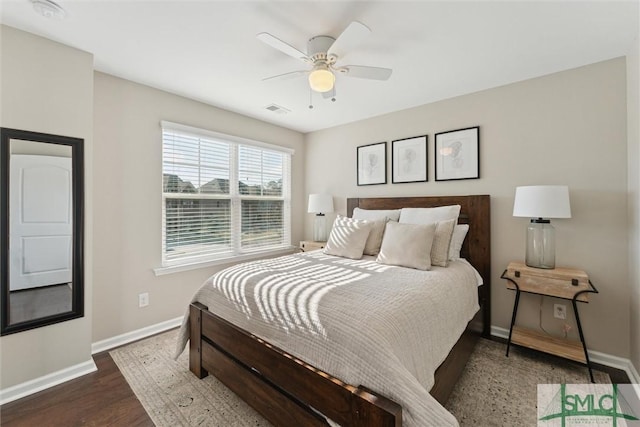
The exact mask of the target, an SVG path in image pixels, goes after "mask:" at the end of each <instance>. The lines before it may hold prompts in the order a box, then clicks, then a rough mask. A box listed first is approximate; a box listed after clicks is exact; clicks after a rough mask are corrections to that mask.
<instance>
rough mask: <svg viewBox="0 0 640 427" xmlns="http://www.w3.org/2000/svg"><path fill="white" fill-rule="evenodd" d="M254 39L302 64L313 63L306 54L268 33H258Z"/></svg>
mask: <svg viewBox="0 0 640 427" xmlns="http://www.w3.org/2000/svg"><path fill="white" fill-rule="evenodd" d="M256 37H257V38H258V40H260V41H262V42H263V43H266V44H268V45H269V46H271V47H272V48H274V49H278V50H279V51H280V52H282V53H286V54H287V55H289V56H292V57H294V58H296V59H299V60H301V61H304V62H309V63H310V62H313V61H311V59H310V58H309V57H308V56H307V55H306V54H304V53H302V52H301V51H299V50H298V49H296V48H295V47H293V46H291V45H290V44H288V43H285V42H283V41H282V40H280V39H279V38H277V37H274V36H272V35H271V34H269V33H260V34H258V35H256Z"/></svg>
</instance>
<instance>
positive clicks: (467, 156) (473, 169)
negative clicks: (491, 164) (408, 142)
mask: <svg viewBox="0 0 640 427" xmlns="http://www.w3.org/2000/svg"><path fill="white" fill-rule="evenodd" d="M434 147H435V148H434V152H435V158H436V181H450V180H454V179H477V178H480V127H479V126H475V127H470V128H466V129H458V130H451V131H447V132H441V133H437V134H436V135H435V144H434Z"/></svg>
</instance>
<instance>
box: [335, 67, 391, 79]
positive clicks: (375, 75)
mask: <svg viewBox="0 0 640 427" xmlns="http://www.w3.org/2000/svg"><path fill="white" fill-rule="evenodd" d="M340 68H341V71H342V69H345V70H347V72H346V73H344V75H345V76H347V77H356V78H359V79H371V80H388V79H389V77H391V73H392V72H393V70H392V69H390V68H380V67H367V66H364V65H345V66H344V67H340Z"/></svg>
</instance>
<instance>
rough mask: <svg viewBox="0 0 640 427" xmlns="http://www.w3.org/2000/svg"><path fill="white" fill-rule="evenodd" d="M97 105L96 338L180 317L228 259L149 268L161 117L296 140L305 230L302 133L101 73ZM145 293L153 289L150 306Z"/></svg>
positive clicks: (296, 186)
mask: <svg viewBox="0 0 640 427" xmlns="http://www.w3.org/2000/svg"><path fill="white" fill-rule="evenodd" d="M94 105H95V107H94V123H95V126H94V131H95V132H94V139H95V151H94V165H95V166H94V175H95V185H94V188H93V191H94V194H97V195H99V197H96V201H95V214H94V224H95V227H94V240H93V242H92V244H93V247H94V251H95V264H94V266H95V277H94V317H93V341H94V342H97V341H100V340H103V339H107V338H112V337H114V336H117V335H120V334H124V333H126V332H131V331H134V330H136V329H140V328H142V327H145V326H150V325H154V324H156V323H159V322H162V321H165V320H169V319H173V318H175V317H178V316H181V315H182V314H184V312H185V310H186V308H187V306H188V304H189V302H190V301H191V297H192V296H193V294H194V293H195V291H196V289H197V288H198V287H199V286H200V285H201V284H202V283H203V282H204V281H205V279H206V278H207V277H209V276H210V275H211V274H213V273H214V272H215V271H217V270H219V269H220V268H222V266H219V267H209V268H201V269H197V270H191V271H186V272H180V273H172V274H168V275H163V276H157V277H156V276H155V274H154V273H153V271H152V269H154V268H157V267H161V247H162V241H161V231H162V222H161V221H162V213H161V212H162V211H161V208H162V198H161V196H162V194H161V192H162V164H161V162H162V136H161V129H160V121H161V120H168V121H171V122H175V123H181V124H185V125H189V126H195V127H199V128H202V129H208V130H213V131H216V132H222V133H226V134H230V135H235V136H240V137H244V138H249V139H254V140H259V141H264V142H268V143H272V144H277V145H282V146H286V147H290V148H293V149H294V150H295V154H294V155H293V158H292V162H291V164H292V189H291V190H292V196H291V197H292V211H291V212H292V215H291V217H292V221H293V224H292V239H293V243H295V244H297V243H296V242H298V241H299V240H300V239H301V238H302V234H303V232H302V230H303V218H304V216H303V212H305V211H306V205H304V199H305V196H304V172H303V165H304V156H305V148H304V144H303V140H304V137H303V135H302V134H301V133H299V132H295V131H292V130H288V129H284V128H282V127H279V126H274V125H270V124H268V123H265V122H262V121H259V120H254V119H251V118H249V117H246V116H242V115H239V114H236V113H231V112H229V111H225V110H221V109H219V108H215V107H212V106H210V105H206V104H202V103H199V102H196V101H192V100H190V99H187V98H183V97H180V96H176V95H172V94H169V93H167V92H163V91H160V90H157V89H153V88H150V87H148V86H143V85H139V84H136V83H133V82H130V81H127V80H123V79H119V78H116V77H113V76H110V75H108V74H102V73H98V72H96V73H95V86H94ZM141 292H148V293H149V300H150V304H149V306H147V307H144V308H138V294H139V293H141Z"/></svg>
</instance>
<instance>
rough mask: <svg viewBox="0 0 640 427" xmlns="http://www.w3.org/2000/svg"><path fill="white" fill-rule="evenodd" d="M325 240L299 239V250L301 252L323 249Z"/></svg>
mask: <svg viewBox="0 0 640 427" xmlns="http://www.w3.org/2000/svg"><path fill="white" fill-rule="evenodd" d="M326 244H327V242H314V241H313V240H302V241H300V250H301V251H302V252H309V251H315V250H316V249H324V247H325V245H326Z"/></svg>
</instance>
